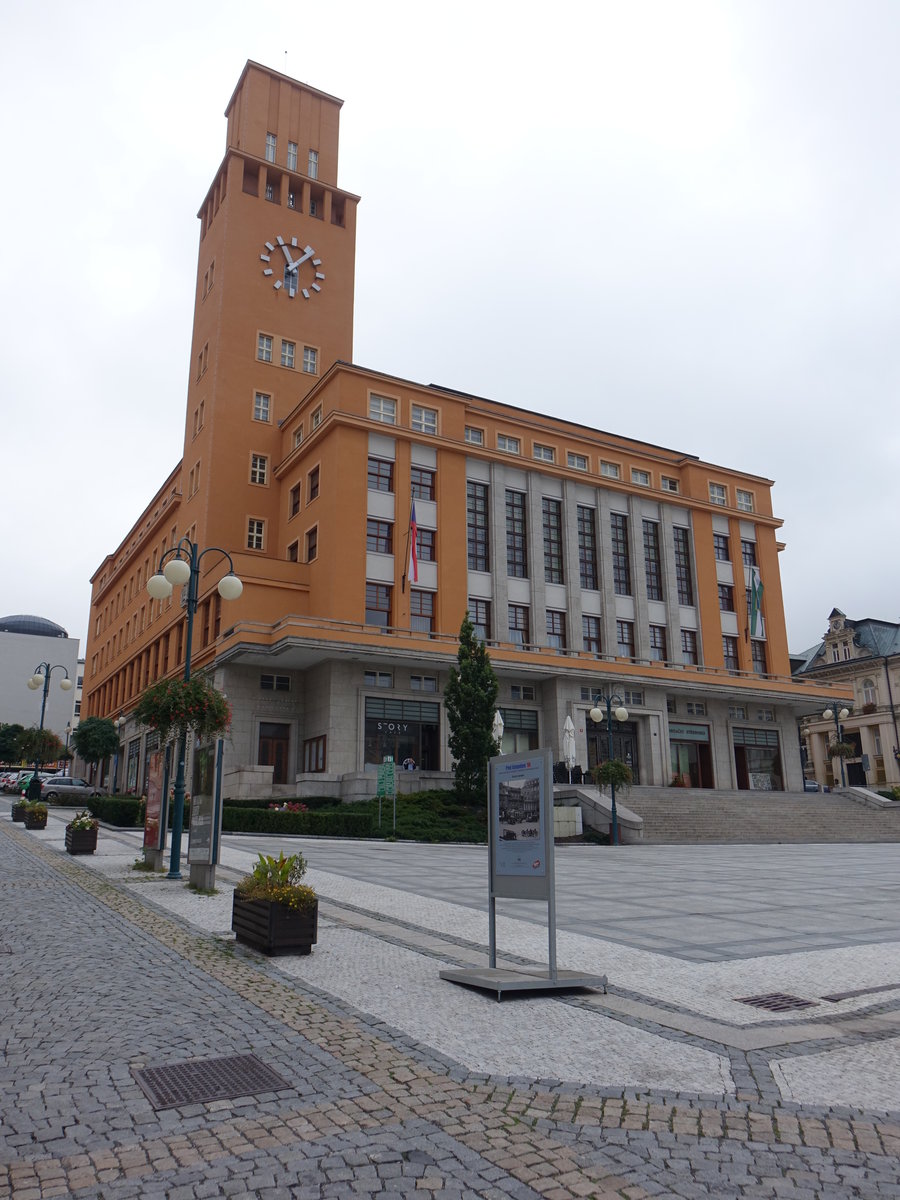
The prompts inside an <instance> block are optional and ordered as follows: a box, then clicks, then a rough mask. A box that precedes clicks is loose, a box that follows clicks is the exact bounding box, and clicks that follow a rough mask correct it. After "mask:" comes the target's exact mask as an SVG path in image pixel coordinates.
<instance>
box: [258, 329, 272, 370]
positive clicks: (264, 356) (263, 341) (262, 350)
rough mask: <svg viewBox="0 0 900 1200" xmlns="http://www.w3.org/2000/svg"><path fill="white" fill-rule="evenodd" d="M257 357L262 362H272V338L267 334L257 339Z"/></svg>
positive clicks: (262, 334) (260, 335)
mask: <svg viewBox="0 0 900 1200" xmlns="http://www.w3.org/2000/svg"><path fill="white" fill-rule="evenodd" d="M256 357H257V358H258V359H259V361H260V362H267V363H270V362H271V361H272V338H271V337H270V336H269V334H267V333H260V334H258V335H257V338H256Z"/></svg>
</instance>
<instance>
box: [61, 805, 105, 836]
mask: <svg viewBox="0 0 900 1200" xmlns="http://www.w3.org/2000/svg"><path fill="white" fill-rule="evenodd" d="M99 828H100V822H99V821H98V820H97V818H96V817H92V816H91V814H90V813H89V812H88V810H87V809H84V811H83V812H80V813H76V814H75V816H74V817H73V818H72V820H71V821H70V822H69V823H68V825H67V826H66V829H72V830H79V831H80V830H82V829H85V830H87V829H99Z"/></svg>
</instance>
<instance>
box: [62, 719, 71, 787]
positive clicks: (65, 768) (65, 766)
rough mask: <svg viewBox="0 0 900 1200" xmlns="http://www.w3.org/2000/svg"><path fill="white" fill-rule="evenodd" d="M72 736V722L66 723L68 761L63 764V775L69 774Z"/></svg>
mask: <svg viewBox="0 0 900 1200" xmlns="http://www.w3.org/2000/svg"><path fill="white" fill-rule="evenodd" d="M71 736H72V722H71V721H66V761H65V763H64V764H63V775H68V774H69V738H70V737H71Z"/></svg>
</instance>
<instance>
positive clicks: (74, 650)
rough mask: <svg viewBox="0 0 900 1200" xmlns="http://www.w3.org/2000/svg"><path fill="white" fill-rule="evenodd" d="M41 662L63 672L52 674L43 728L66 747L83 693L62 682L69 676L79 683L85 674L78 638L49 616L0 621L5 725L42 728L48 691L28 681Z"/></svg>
mask: <svg viewBox="0 0 900 1200" xmlns="http://www.w3.org/2000/svg"><path fill="white" fill-rule="evenodd" d="M42 663H48V664H49V665H50V667H52V668H61V669H59V670H52V671H51V673H50V686H49V687H48V689H47V702H46V705H45V708H44V728H45V729H49V730H51V731H52V732H53V733H55V734H56V736H57V737H58V738H59V740H60V741H61V742H62V743H63V745H65V744H66V742H67V739H68V737H69V736H71V731H72V729H73V728H74V726H75V724H76V723H77V717H76V700H75V698H76V696H77V695H78V693H77V691H76V690H75V686H73V688H72V689H70V690H69V691H63V690H62V688H60V686H59V681H60V680H61V679H66V678H68V679H71V680H72V683H73V685H76V684H77V680H78V679H79V677H80V676H81V674H82V666H81V664H80V662H79V658H78V639H77V638H70V637H69V635H68V633H66V631H65V629H63V627H62V626H61V625H57V624H56V622H55V621H49V620H48V619H47V618H46V617H36V616H30V615H15V616H9V617H0V724H3V725H22V726H24V727H25V728H26V729H29V728H31V727H32V726H33V727H34V728H37V727H38V726H39V725H40V721H41V702H42V700H43V688H37V689H35V690H32V689H31V688H29V687H28V680H29V679H31V677H32V676H33V675H34V673H35V670H36V669H37V668H38V667H39V666H40V665H41V664H42Z"/></svg>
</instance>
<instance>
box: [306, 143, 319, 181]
mask: <svg viewBox="0 0 900 1200" xmlns="http://www.w3.org/2000/svg"><path fill="white" fill-rule="evenodd" d="M306 173H307V175H308V176H309V177H310V179H318V178H319V152H318V150H310V152H309V160H308V167H307V171H306Z"/></svg>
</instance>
